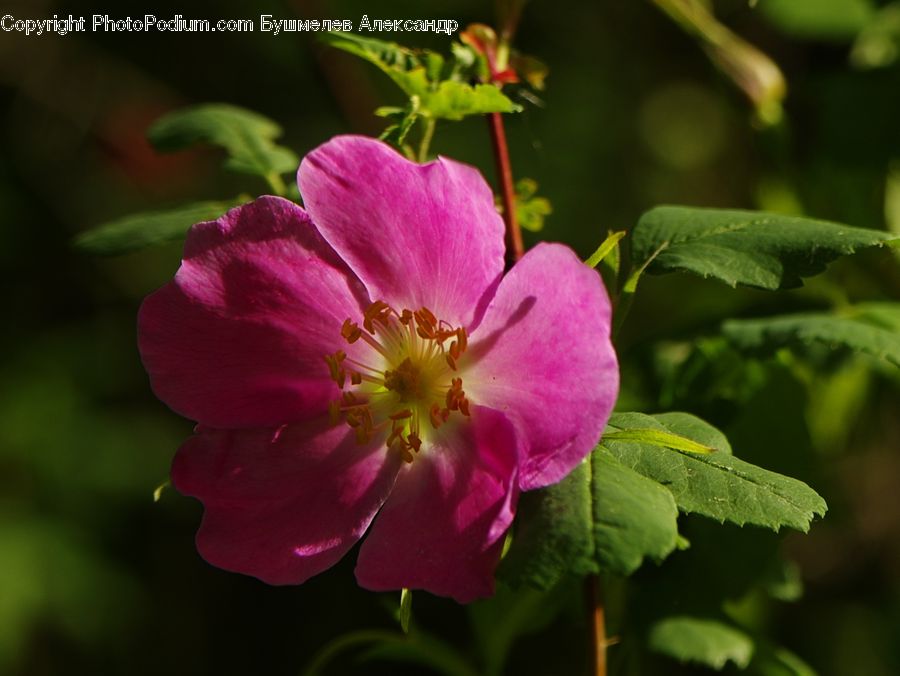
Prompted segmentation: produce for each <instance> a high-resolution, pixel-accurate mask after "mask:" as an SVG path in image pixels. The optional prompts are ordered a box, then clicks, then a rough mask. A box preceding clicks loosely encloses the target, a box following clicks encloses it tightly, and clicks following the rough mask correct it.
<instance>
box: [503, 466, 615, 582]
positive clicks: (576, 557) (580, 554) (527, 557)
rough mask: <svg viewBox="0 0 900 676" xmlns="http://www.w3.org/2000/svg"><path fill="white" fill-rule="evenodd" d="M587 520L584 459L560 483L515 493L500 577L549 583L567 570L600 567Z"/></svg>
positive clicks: (588, 479)
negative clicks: (511, 532)
mask: <svg viewBox="0 0 900 676" xmlns="http://www.w3.org/2000/svg"><path fill="white" fill-rule="evenodd" d="M591 522H592V508H591V472H590V468H589V467H588V464H587V463H586V462H584V463H582V464H580V465H579V466H578V467H576V468H575V469H574V470H573V471H572V473H571V474H569V476H567V477H566V478H565V479H563V480H562V481H560V482H559V483H557V484H554V485H553V486H548V487H547V488H543V489H540V490H536V491H529V492H528V493H525V494H523V495H522V496H521V497H520V498H519V506H518V509H517V516H516V531H515V535H514V537H513V541H512V546H511V547H510V549H509V552H508V553H507V555H506V557H505V558H504V559H503V561H501V563H500V568H499V569H498V572H497V574H498V577H499V578H501V579H503V580H506V581H507V582H509V583H510V584H511V585H513V586H517V587H518V586H521V585H523V584H528V585H530V586H533V587H537V588H538V589H550V588H551V587H553V586H554V585H556V583H557V582H559V581H560V580H561V579H562V578H563V577H564V576H565V575H566V574H567V573H568V574H573V575H586V574H588V573H596V572H598V567H597V564H596V562H595V560H594V543H593V526H592V523H591Z"/></svg>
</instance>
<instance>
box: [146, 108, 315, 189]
mask: <svg viewBox="0 0 900 676" xmlns="http://www.w3.org/2000/svg"><path fill="white" fill-rule="evenodd" d="M281 133H282V132H281V127H279V126H278V125H277V124H276V123H275V122H273V121H272V120H270V119H269V118H267V117H264V116H262V115H260V114H258V113H254V112H252V111H249V110H245V109H244V108H239V107H237V106H232V105H228V104H225V103H208V104H202V105H198V106H191V107H189V108H183V109H181V110H176V111H174V112H172V113H169V114H168V115H165V116H163V117H162V118H160V119H159V120H157V121H156V122H155V123H153V125H152V126H151V127H150V129H149V130H148V132H147V137H148V138H149V139H150V143H152V144H153V146H154V147H155V148H156V149H157V150H161V151H166V152H168V151H174V150H182V149H184V148H187V147H189V146H192V145H194V144H197V143H209V144H211V145H215V146H219V147H221V148H223V149H224V150H225V151H226V152H227V153H228V159H227V160H226V162H225V166H226V167H227V168H228V169H231V170H232V171H238V172H241V173H245V174H254V175H258V176H262V177H264V178H267V179H271V177H272V176H273V175H274V176H278V175H280V174H284V173H287V172H293V171H296V169H297V166H298V165H299V163H300V162H299V159H298V157H297V155H296V154H295V153H294V152H293V151H292V150H289V149H288V148H284V147H282V146H278V145H276V144H275V143H273V141H274V140H275V139H276V138H278V137H279V136H281Z"/></svg>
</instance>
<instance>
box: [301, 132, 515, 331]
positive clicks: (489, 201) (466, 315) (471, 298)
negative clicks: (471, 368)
mask: <svg viewBox="0 0 900 676" xmlns="http://www.w3.org/2000/svg"><path fill="white" fill-rule="evenodd" d="M298 182H299V185H300V192H301V193H302V194H303V200H304V203H305V204H306V208H307V209H308V210H309V213H310V214H311V215H312V217H313V220H314V221H315V223H316V225H317V227H318V228H319V230H320V231H321V232H322V236H323V237H324V238H325V239H326V240H328V242H329V243H330V244H331V246H333V247H334V249H335V251H337V252H338V254H339V255H340V256H341V258H343V259H344V260H345V261H347V263H348V264H349V265H350V267H351V268H353V270H354V271H355V272H356V274H357V275H359V278H360V279H361V280H362V281H363V283H364V284H365V285H366V287H367V288H368V290H369V294H370V295H371V297H372V299H373V300H383V301H385V302H387V303H389V304H390V305H393V306H394V307H395V308H396V309H398V310H399V309H402V308H409V309H411V310H417V309H419V308H420V307H423V306H424V307H427V308H428V309H429V310H431V311H432V312H434V313H435V314H436V315H437V316H438V317H439V318H440V319H443V320H446V321H448V322H449V323H450V324H452V325H454V326H461V325H462V326H466V327H469V328H471V327H472V326H473V325H474V324H475V323H477V321H478V320H479V319H480V317H481V313H482V312H483V310H484V306H485V304H486V302H487V300H489V299H490V295H491V294H492V292H493V290H494V289H495V288H496V283H497V281H498V279H499V277H500V275H501V274H502V273H503V252H504V245H503V221H502V219H501V218H500V216H499V214H498V213H497V210H496V209H495V207H494V196H493V193H492V192H491V189H490V188H489V187H488V185H487V183H486V182H485V180H484V178H483V177H482V176H481V174H479V173H478V171H477V170H476V169H474V168H473V167H470V166H467V165H464V164H459V163H458V162H454V161H452V160H448V159H446V158H439V159H437V160H435V161H434V162H429V163H428V164H416V163H415V162H410V161H409V160H407V159H405V158H404V157H402V156H401V155H399V154H398V153H397V152H396V151H394V150H392V149H391V148H390V147H389V146H387V145H386V144H384V143H381V142H380V141H375V140H373V139H369V138H364V137H360V136H339V137H337V138H335V139H332V140H331V141H329V142H328V143H326V144H324V145H322V146H320V147H319V148H317V149H316V150H314V151H312V152H311V153H309V154H308V155H307V156H306V157H305V158H304V160H303V163H302V164H301V165H300V171H299V173H298Z"/></svg>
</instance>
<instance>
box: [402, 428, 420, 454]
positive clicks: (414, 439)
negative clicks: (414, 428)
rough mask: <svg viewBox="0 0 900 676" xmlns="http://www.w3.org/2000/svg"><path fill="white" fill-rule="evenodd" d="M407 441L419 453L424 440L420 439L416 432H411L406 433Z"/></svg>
mask: <svg viewBox="0 0 900 676" xmlns="http://www.w3.org/2000/svg"><path fill="white" fill-rule="evenodd" d="M406 442H407V443H408V444H409V445H410V446H412V449H413V450H414V451H415V452H416V453H418V452H419V449H420V448H421V447H422V440H421V439H419V437H418V435H417V434H416V433H415V432H410V433H409V434H408V435H406Z"/></svg>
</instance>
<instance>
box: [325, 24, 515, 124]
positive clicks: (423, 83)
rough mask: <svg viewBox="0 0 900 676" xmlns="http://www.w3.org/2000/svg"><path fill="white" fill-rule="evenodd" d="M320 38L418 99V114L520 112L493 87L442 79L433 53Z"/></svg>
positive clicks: (347, 37)
mask: <svg viewBox="0 0 900 676" xmlns="http://www.w3.org/2000/svg"><path fill="white" fill-rule="evenodd" d="M321 39H322V40H323V41H324V42H325V43H326V44H328V45H331V46H332V47H335V48H337V49H341V50H343V51H345V52H349V53H351V54H355V55H356V56H359V57H360V58H362V59H365V60H366V61H368V62H369V63H371V64H373V65H375V66H377V67H378V68H379V69H380V70H381V71H382V72H383V73H384V74H385V75H387V76H388V77H389V78H391V80H393V81H394V83H395V84H396V85H397V86H398V87H400V89H402V90H403V92H404V93H405V94H406V95H407V96H408V97H410V98H412V97H414V96H415V97H418V99H419V101H418V113H419V114H420V115H424V116H426V117H431V118H438V119H446V120H461V119H463V118H464V117H466V116H467V115H481V114H485V113H513V112H517V111H519V110H521V107H520V106H518V105H516V104H515V103H513V102H512V101H510V100H509V99H508V98H507V97H506V96H504V95H503V93H502V92H501V91H500V89H499V88H498V87H496V86H495V85H492V84H476V85H470V84H468V83H466V82H463V81H461V80H459V79H452V78H454V77H455V75H454V74H453V73H451V75H450V77H451V79H442V71H443V58H442V57H441V56H440V55H439V54H436V53H434V52H429V51H426V50H421V51H413V50H411V49H407V48H405V47H402V46H400V45H398V44H396V43H394V42H385V41H384V40H376V39H374V38H364V37H361V36H359V35H353V34H351V33H341V32H331V33H323V34H322V36H321ZM454 72H455V71H454Z"/></svg>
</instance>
